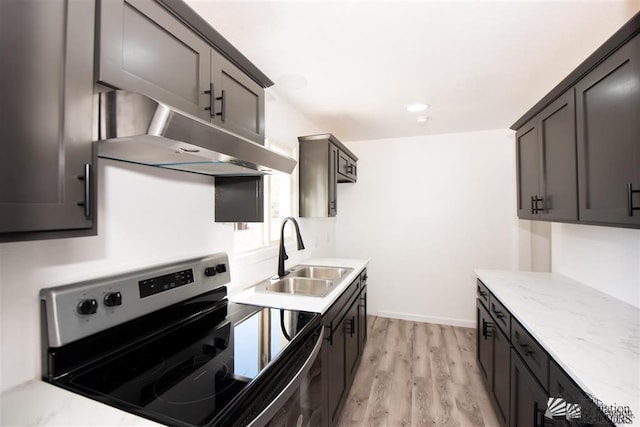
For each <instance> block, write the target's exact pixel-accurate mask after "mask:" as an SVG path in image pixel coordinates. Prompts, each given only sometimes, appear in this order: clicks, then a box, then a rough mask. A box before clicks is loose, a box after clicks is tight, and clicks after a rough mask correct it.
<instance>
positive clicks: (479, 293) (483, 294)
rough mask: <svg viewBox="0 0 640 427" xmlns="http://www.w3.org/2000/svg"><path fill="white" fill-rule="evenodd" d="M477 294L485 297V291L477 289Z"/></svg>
mask: <svg viewBox="0 0 640 427" xmlns="http://www.w3.org/2000/svg"><path fill="white" fill-rule="evenodd" d="M478 295H480V296H481V297H482V298H486V297H487V293H486V292H485V291H478Z"/></svg>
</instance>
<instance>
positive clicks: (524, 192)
mask: <svg viewBox="0 0 640 427" xmlns="http://www.w3.org/2000/svg"><path fill="white" fill-rule="evenodd" d="M538 145H539V143H538V128H537V125H536V119H533V120H532V121H530V122H529V123H527V124H526V125H524V126H523V127H521V128H520V129H519V130H518V132H517V133H516V174H517V189H518V217H519V218H520V219H534V218H536V219H537V218H538V216H539V215H538V212H539V210H538V208H542V205H541V204H540V202H539V201H536V200H538V199H539V198H540V154H539V152H538ZM536 206H537V207H538V208H537V207H536Z"/></svg>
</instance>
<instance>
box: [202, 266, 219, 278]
mask: <svg viewBox="0 0 640 427" xmlns="http://www.w3.org/2000/svg"><path fill="white" fill-rule="evenodd" d="M204 275H205V276H215V275H216V267H207V268H205V269H204Z"/></svg>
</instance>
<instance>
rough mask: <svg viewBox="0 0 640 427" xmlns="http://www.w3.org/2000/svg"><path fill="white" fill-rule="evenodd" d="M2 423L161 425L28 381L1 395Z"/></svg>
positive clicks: (40, 382)
mask: <svg viewBox="0 0 640 427" xmlns="http://www.w3.org/2000/svg"><path fill="white" fill-rule="evenodd" d="M0 425H2V426H44V425H46V426H160V425H161V424H157V423H155V422H153V421H150V420H147V419H145V418H140V417H138V416H136V415H132V414H130V413H128V412H124V411H121V410H119V409H116V408H113V407H111V406H108V405H105V404H104V403H101V402H97V401H95V400H91V399H88V398H86V397H84V396H80V395H79V394H76V393H72V392H70V391H67V390H65V389H62V388H60V387H56V386H54V385H51V384H49V383H45V382H44V381H36V380H34V381H29V382H27V383H25V384H21V385H19V386H17V387H14V388H12V389H10V390H7V391H5V392H3V393H2V394H1V395H0Z"/></svg>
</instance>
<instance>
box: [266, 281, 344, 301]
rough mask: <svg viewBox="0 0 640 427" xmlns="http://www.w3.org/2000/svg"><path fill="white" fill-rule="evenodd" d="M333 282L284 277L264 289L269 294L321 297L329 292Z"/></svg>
mask: <svg viewBox="0 0 640 427" xmlns="http://www.w3.org/2000/svg"><path fill="white" fill-rule="evenodd" d="M333 285H334V282H332V281H331V280H325V279H311V278H308V277H286V278H283V279H280V280H278V281H277V282H274V283H271V284H269V285H267V286H266V287H265V290H266V291H269V292H280V293H286V294H294V295H307V296H314V297H323V296H325V295H327V294H328V293H329V292H331V289H332V288H333Z"/></svg>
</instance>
